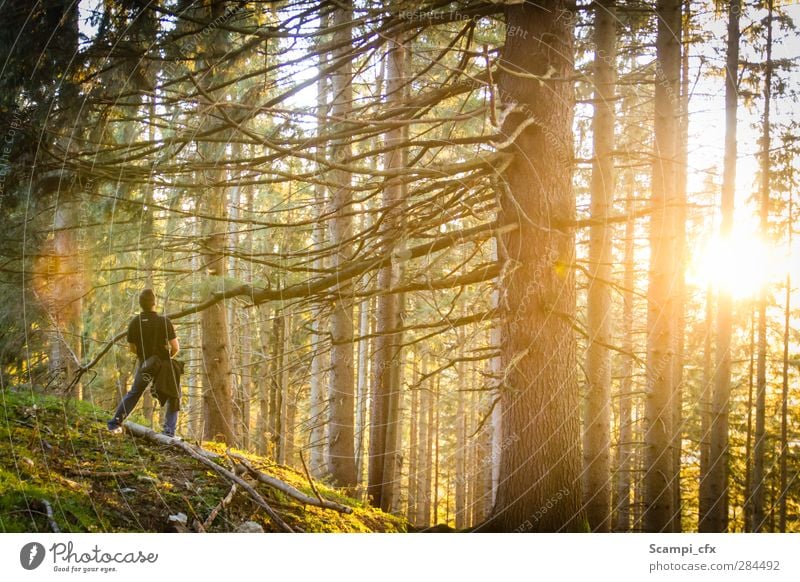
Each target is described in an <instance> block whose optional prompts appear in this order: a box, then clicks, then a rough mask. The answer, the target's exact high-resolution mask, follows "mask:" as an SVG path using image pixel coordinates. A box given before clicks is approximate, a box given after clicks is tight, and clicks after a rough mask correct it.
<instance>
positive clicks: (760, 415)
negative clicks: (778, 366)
mask: <svg viewBox="0 0 800 582" xmlns="http://www.w3.org/2000/svg"><path fill="white" fill-rule="evenodd" d="M772 19H773V2H772V0H770V1H769V10H768V13H767V61H766V74H765V78H764V125H763V128H762V136H761V148H762V150H761V193H760V201H759V204H760V219H761V233H762V234H763V235H764V236H766V235H767V233H768V232H769V204H770V164H769V160H770V156H769V147H770V127H769V124H770V98H771V94H772ZM768 297H769V294H768V291H767V289H766V286H764V287H763V288H762V289H761V294H760V296H759V298H758V359H757V372H756V430H755V437H754V438H755V444H754V446H753V480H752V483H751V486H752V488H753V490H752V492H751V493H750V499H751V500H752V506H753V531H754V532H760V531H761V530H762V528H763V526H764V521H765V519H766V518H765V515H764V481H765V474H764V453H765V450H766V438H767V434H766V422H765V421H766V418H765V417H766V408H767V301H768Z"/></svg>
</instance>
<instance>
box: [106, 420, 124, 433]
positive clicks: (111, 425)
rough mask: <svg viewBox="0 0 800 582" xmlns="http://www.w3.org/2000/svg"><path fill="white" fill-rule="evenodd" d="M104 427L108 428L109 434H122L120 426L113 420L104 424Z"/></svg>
mask: <svg viewBox="0 0 800 582" xmlns="http://www.w3.org/2000/svg"><path fill="white" fill-rule="evenodd" d="M106 426H107V427H108V432H110V433H111V434H122V426H120V425H119V424H117V423H116V422H114V421H113V420H110V421H108V423H106Z"/></svg>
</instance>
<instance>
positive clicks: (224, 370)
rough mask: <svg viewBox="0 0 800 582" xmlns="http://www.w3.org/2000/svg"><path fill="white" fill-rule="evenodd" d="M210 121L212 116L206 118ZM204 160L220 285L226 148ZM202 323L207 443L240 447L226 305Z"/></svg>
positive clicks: (207, 232)
mask: <svg viewBox="0 0 800 582" xmlns="http://www.w3.org/2000/svg"><path fill="white" fill-rule="evenodd" d="M225 6H226V3H225V2H217V3H214V4H212V5H211V6H210V7H209V9H208V11H207V14H205V16H207V18H208V19H209V21H213V20H214V19H215V18H219V17H221V16H222V14H224V12H225ZM227 44H228V43H227V41H226V33H225V32H224V31H223V30H221V29H216V30H214V31H213V33H212V36H211V39H210V41H209V47H208V54H207V55H205V56H204V64H205V65H206V66H207V67H209V69H210V70H209V73H208V77H209V81H207V82H206V85H207V86H209V87H211V86H213V85H214V84H215V81H217V80H219V78H220V77H221V76H224V74H222V73H220V71H219V70H215V69H214V67H215V63H214V59H218V58H220V55H223V54H225V51H226V50H227V48H226V47H227ZM206 119H207V121H208V122H212V120H213V119H214V118H213V117H208V118H206ZM198 147H199V148H200V150H201V151H202V158H203V160H204V161H205V162H206V164H208V167H209V169H207V170H205V171H204V172H202V177H203V182H202V186H203V196H202V199H201V211H202V213H203V215H204V216H208V217H211V218H207V219H204V220H203V237H204V239H203V241H204V245H203V246H204V251H203V269H204V271H205V272H206V273H207V274H208V276H209V277H211V278H212V279H213V278H216V279H217V281H219V282H220V283H221V282H222V281H223V279H224V277H225V276H226V274H227V273H226V271H227V269H226V266H227V261H226V258H225V247H226V234H227V233H226V231H227V221H226V219H227V204H226V202H227V197H226V196H225V188H224V186H222V185H221V184H223V183H224V182H225V170H224V169H220V168H218V167H216V164H219V163H221V162H222V161H223V158H224V156H225V148H224V146H223V145H221V144H218V143H212V144H209V143H201V144H199V146H198ZM200 318H201V322H202V345H203V363H202V366H203V388H204V393H203V398H204V402H205V409H206V413H207V416H206V419H205V430H204V432H203V436H204V438H205V439H206V440H219V441H222V442H225V443H228V444H231V445H233V444H235V443H236V427H235V421H234V414H233V385H232V377H231V361H230V357H231V356H230V350H229V346H228V314H227V310H226V308H225V304H224V303H222V302H220V303H217V304H215V305H213V306H211V307H209V308H208V309H206V310H204V311H203V312H202V314H201V316H200Z"/></svg>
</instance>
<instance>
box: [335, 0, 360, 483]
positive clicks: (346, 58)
mask: <svg viewBox="0 0 800 582" xmlns="http://www.w3.org/2000/svg"><path fill="white" fill-rule="evenodd" d="M352 20H353V4H352V1H351V0H345V1H344V2H341V3H340V4H339V5H338V7H337V9H336V10H335V11H334V13H333V27H334V30H335V32H334V33H333V44H334V45H335V46H338V47H339V48H338V49H336V50H335V51H334V55H333V57H332V60H333V61H335V62H337V63H338V64H337V69H336V71H335V73H334V74H333V79H332V86H331V93H332V95H333V102H332V105H331V117H332V118H333V120H334V124H335V126H336V127H338V128H342V127H346V124H347V121H348V120H349V118H350V116H351V115H352V108H353V86H352V76H353V75H352V62H351V58H352V56H351V54H350V52H351V50H352V49H351V47H350V43H351V39H352V34H353V33H352ZM351 155H352V147H351V144H350V142H349V141H348V139H347V138H346V137H344V138H339V139H338V140H336V141H335V142H334V143H333V144H332V146H331V156H332V158H333V159H334V160H336V161H337V162H340V163H341V162H344V161H345V160H347V159H348V158H349V157H350V156H351ZM351 180H352V176H351V175H350V172H349V171H347V170H346V169H341V167H340V168H337V169H334V170H332V171H331V183H332V192H331V208H332V210H333V219H332V220H331V223H330V224H331V242H332V244H333V245H334V246H335V247H336V251H335V253H334V255H333V268H334V269H338V268H341V267H342V266H344V265H345V264H346V263H347V261H348V260H349V259H350V254H351V250H350V246H349V242H348V241H349V240H350V239H351V237H352V222H353V221H352V216H351V214H352V201H353V192H352V184H351ZM330 325H331V342H332V346H331V383H330V431H331V436H330V438H329V442H328V451H329V455H330V471H331V476H332V477H333V480H334V482H335V483H336V484H337V485H338V486H340V487H349V488H354V487H355V486H356V484H357V483H356V464H355V449H354V447H355V441H354V439H355V436H354V434H353V421H354V415H355V394H354V387H355V377H354V371H353V300H352V286H351V284H350V282H348V281H343V282H342V283H341V284H340V285H339V286H338V287H337V289H336V298H335V304H334V308H333V313H332V314H331V324H330Z"/></svg>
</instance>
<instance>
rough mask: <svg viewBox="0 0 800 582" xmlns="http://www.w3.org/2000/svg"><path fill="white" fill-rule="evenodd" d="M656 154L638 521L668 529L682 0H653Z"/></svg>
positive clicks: (670, 515) (648, 527)
mask: <svg viewBox="0 0 800 582" xmlns="http://www.w3.org/2000/svg"><path fill="white" fill-rule="evenodd" d="M656 15H657V18H658V31H657V37H656V79H655V119H654V131H655V152H654V155H655V159H654V162H653V183H652V189H653V196H652V215H651V219H650V249H651V255H650V274H649V286H648V291H647V300H648V313H647V329H648V337H647V389H646V399H645V427H646V428H645V438H644V440H645V466H646V472H645V492H644V493H645V499H644V504H645V505H644V515H643V527H644V529H645V531H648V532H667V531H670V529H671V524H672V520H673V511H674V510H675V508H674V507H673V490H672V488H673V487H674V486H675V483H674V480H673V477H674V468H673V457H672V446H673V430H674V428H675V427H673V415H674V411H673V406H674V404H673V399H674V398H675V396H676V393H675V392H676V390H675V383H674V362H673V359H674V357H675V350H676V334H675V331H676V330H675V321H674V318H675V315H676V305H675V297H674V293H675V291H676V289H675V285H676V283H677V265H676V258H675V252H676V245H675V237H676V236H677V224H676V207H677V199H676V198H677V197H676V187H677V183H676V181H677V180H676V178H677V167H676V165H677V155H678V149H677V140H678V127H679V114H680V111H679V110H680V65H681V59H680V55H681V44H680V38H681V34H680V30H681V1H680V0H660V1H659V3H658V7H657V9H656Z"/></svg>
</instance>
